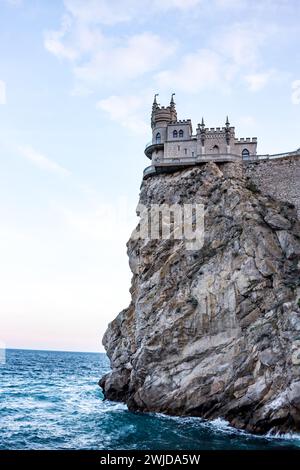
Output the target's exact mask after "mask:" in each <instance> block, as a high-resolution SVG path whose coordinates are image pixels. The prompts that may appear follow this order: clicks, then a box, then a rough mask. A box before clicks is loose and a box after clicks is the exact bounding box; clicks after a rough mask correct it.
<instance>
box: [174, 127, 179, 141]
mask: <svg viewBox="0 0 300 470" xmlns="http://www.w3.org/2000/svg"><path fill="white" fill-rule="evenodd" d="M177 137H178V132H177V131H176V129H175V130H174V131H173V138H174V139H177Z"/></svg>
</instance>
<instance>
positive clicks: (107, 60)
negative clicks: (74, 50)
mask: <svg viewBox="0 0 300 470" xmlns="http://www.w3.org/2000/svg"><path fill="white" fill-rule="evenodd" d="M103 46H104V47H102V48H100V49H99V50H98V51H96V52H95V54H92V57H91V59H90V60H89V61H88V62H86V63H84V64H83V65H79V66H77V67H76V68H75V69H74V72H75V76H76V78H77V79H80V80H82V81H86V82H95V81H103V82H104V83H106V84H109V83H111V81H113V82H123V81H124V80H130V79H134V78H137V77H140V76H142V75H144V74H145V73H147V72H151V71H153V70H155V69H157V68H158V67H159V65H160V64H161V63H162V62H163V61H164V60H165V59H166V58H167V57H169V56H170V55H171V54H172V53H173V52H174V50H175V48H174V46H173V45H169V44H166V43H165V42H164V41H163V40H161V39H160V37H159V36H157V35H155V34H152V33H147V32H146V33H142V34H138V35H135V36H131V37H129V38H128V39H127V41H126V42H125V44H124V45H118V46H115V47H114V46H113V45H111V44H110V41H107V42H106V43H104V44H103Z"/></svg>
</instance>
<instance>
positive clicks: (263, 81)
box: [245, 71, 273, 92]
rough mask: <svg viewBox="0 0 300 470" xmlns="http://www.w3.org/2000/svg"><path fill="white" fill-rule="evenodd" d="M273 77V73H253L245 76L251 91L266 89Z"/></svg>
mask: <svg viewBox="0 0 300 470" xmlns="http://www.w3.org/2000/svg"><path fill="white" fill-rule="evenodd" d="M272 76H273V72H272V71H268V72H262V73H253V74H250V75H246V76H245V80H246V82H247V84H248V87H249V90H250V91H254V92H255V91H259V90H261V89H262V88H264V87H265V86H266V85H267V83H268V82H269V81H270V79H271V78H272Z"/></svg>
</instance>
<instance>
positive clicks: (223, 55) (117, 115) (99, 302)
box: [0, 0, 300, 351]
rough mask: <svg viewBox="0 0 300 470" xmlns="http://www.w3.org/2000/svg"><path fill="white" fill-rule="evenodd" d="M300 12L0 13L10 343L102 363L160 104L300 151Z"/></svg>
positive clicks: (26, 6)
mask: <svg viewBox="0 0 300 470" xmlns="http://www.w3.org/2000/svg"><path fill="white" fill-rule="evenodd" d="M299 15H300V2H299V1H298V0H260V1H257V0H211V1H209V2H207V1H206V0H51V1H50V0H0V286H1V287H0V292H1V294H0V318H1V325H0V342H1V343H2V344H4V345H6V347H10V348H12V347H13V348H31V349H54V350H74V351H76V350H77V351H102V350H103V347H102V345H101V338H102V336H103V333H104V331H105V329H106V326H107V324H108V322H109V321H111V320H113V318H114V317H115V316H116V315H117V314H118V312H119V311H121V310H122V309H123V308H125V307H126V306H127V305H128V304H129V301H130V296H129V287H130V280H131V273H130V269H129V266H128V260H127V254H126V242H127V240H128V238H129V236H130V233H131V231H132V230H133V228H134V227H135V225H136V223H137V218H136V215H135V208H136V205H137V202H138V194H139V188H140V183H141V179H142V170H143V168H144V167H146V166H147V165H149V161H147V158H146V157H145V155H144V153H143V152H144V147H145V144H146V143H147V142H148V141H149V140H150V138H151V129H150V112H151V105H152V101H153V95H154V93H159V101H160V102H161V104H162V105H168V103H169V100H170V96H171V93H173V92H174V93H176V95H175V99H176V103H177V112H178V117H179V119H188V118H191V119H192V121H193V125H194V129H195V128H196V125H197V123H198V122H199V121H200V120H201V118H202V116H204V119H205V123H206V125H207V126H208V127H216V126H222V125H224V122H225V118H226V115H227V114H228V115H229V119H230V122H231V125H234V126H236V133H237V136H238V137H252V136H257V137H258V153H260V154H264V153H279V152H286V151H292V150H295V149H297V148H299V147H300V47H299V46H300V44H299V42H300V39H299V38H300V23H299Z"/></svg>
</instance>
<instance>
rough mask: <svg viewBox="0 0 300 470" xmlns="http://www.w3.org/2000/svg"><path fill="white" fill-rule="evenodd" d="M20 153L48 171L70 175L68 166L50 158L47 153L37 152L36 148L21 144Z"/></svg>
mask: <svg viewBox="0 0 300 470" xmlns="http://www.w3.org/2000/svg"><path fill="white" fill-rule="evenodd" d="M18 150H19V153H20V154H21V155H22V156H23V157H24V158H26V159H27V160H29V161H30V162H32V163H33V164H34V165H35V166H37V167H38V168H40V169H41V170H44V171H48V172H51V173H56V174H58V175H60V176H69V175H70V174H71V173H70V171H69V170H67V169H66V168H64V167H62V166H60V165H59V164H58V163H56V162H54V161H53V160H50V159H49V158H48V157H46V156H45V155H43V154H41V153H39V152H37V151H36V150H35V149H33V148H32V147H29V146H20V147H18Z"/></svg>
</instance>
